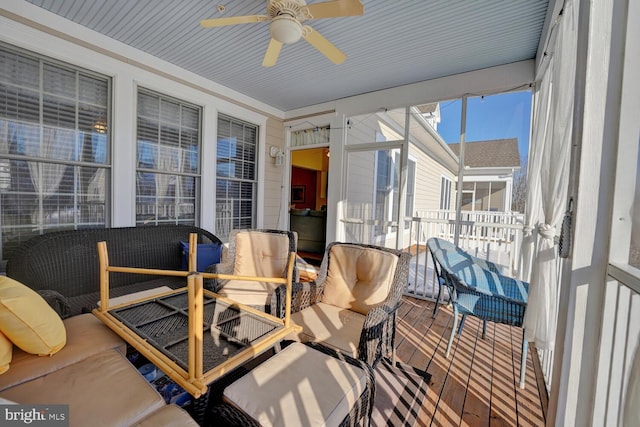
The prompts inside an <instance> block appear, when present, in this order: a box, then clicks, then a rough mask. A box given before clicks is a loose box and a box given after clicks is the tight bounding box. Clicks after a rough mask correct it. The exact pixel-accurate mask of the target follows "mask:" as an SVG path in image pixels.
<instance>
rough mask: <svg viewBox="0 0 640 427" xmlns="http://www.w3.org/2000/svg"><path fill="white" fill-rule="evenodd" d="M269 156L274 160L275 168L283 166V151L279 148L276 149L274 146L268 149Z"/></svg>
mask: <svg viewBox="0 0 640 427" xmlns="http://www.w3.org/2000/svg"><path fill="white" fill-rule="evenodd" d="M269 156H271V157H272V158H273V159H274V163H275V165H276V166H282V165H283V164H284V151H282V150H281V149H280V147H276V146H275V145H272V146H271V147H269Z"/></svg>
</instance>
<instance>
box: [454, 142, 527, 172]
mask: <svg viewBox="0 0 640 427" xmlns="http://www.w3.org/2000/svg"><path fill="white" fill-rule="evenodd" d="M449 148H451V151H453V152H454V153H455V154H456V156H457V155H459V154H460V144H458V143H456V144H449ZM464 165H465V166H468V167H471V168H492V167H493V168H496V167H497V168H500V167H520V151H519V150H518V139H517V138H507V139H493V140H488V141H473V142H471V141H470V142H466V143H465V146H464Z"/></svg>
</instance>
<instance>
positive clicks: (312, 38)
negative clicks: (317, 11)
mask: <svg viewBox="0 0 640 427" xmlns="http://www.w3.org/2000/svg"><path fill="white" fill-rule="evenodd" d="M302 37H304V39H305V40H306V41H308V42H309V44H310V45H311V46H313V47H315V48H316V49H318V50H319V51H320V53H322V54H323V55H324V56H326V57H327V58H329V60H330V61H331V62H333V63H334V64H342V63H343V62H344V60H345V59H347V55H345V54H344V53H342V51H341V50H340V49H338V48H337V47H335V46H334V45H333V43H331V42H330V41H329V40H327V39H326V38H324V36H323V35H322V34H320V33H319V32H317V31H316V30H314V29H313V28H311V27H310V26H308V25H305V26H304V28H303V31H302Z"/></svg>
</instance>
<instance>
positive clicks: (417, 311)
mask: <svg viewBox="0 0 640 427" xmlns="http://www.w3.org/2000/svg"><path fill="white" fill-rule="evenodd" d="M433 305H434V303H433V302H430V301H423V300H419V299H415V298H409V297H404V298H403V302H402V305H401V307H400V314H399V318H398V336H397V341H396V343H397V356H398V360H400V361H402V362H404V363H408V364H410V365H411V366H414V367H416V368H419V369H423V370H426V371H427V372H428V373H430V374H431V376H432V377H431V383H430V385H429V390H428V392H427V396H426V398H425V401H424V404H423V406H422V411H421V413H420V415H419V422H418V424H417V425H419V426H454V425H455V426H457V425H462V426H467V425H468V426H503V425H508V426H516V425H517V426H544V414H543V410H542V403H541V400H542V399H541V398H540V394H539V393H538V387H537V382H536V373H535V370H534V366H533V359H532V353H531V351H529V356H528V358H527V377H526V385H525V388H524V389H520V387H519V386H518V381H519V375H520V351H521V342H522V330H521V329H519V328H512V327H509V326H505V325H494V324H493V323H488V324H487V337H486V339H482V323H481V322H480V321H478V319H475V318H467V320H466V322H465V326H464V329H463V331H462V335H461V337H459V338H458V337H456V339H455V340H454V342H453V346H452V348H451V355H450V357H449V358H448V359H447V358H445V350H446V348H447V341H448V339H449V334H450V333H451V325H452V321H453V314H452V310H451V308H450V307H447V306H444V305H442V306H441V309H439V310H438V315H437V317H436V318H435V319H433V318H432V317H431V316H432V312H433Z"/></svg>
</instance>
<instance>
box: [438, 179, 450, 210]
mask: <svg viewBox="0 0 640 427" xmlns="http://www.w3.org/2000/svg"><path fill="white" fill-rule="evenodd" d="M449 209H451V180H450V179H449V178H447V177H446V176H443V177H442V178H441V179H440V210H445V211H446V210H449Z"/></svg>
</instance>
